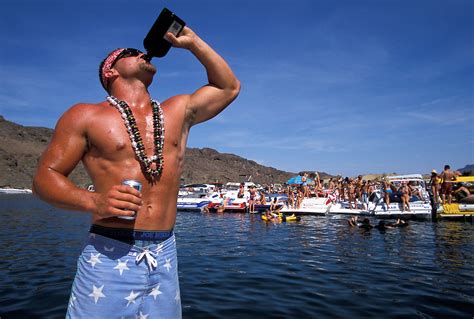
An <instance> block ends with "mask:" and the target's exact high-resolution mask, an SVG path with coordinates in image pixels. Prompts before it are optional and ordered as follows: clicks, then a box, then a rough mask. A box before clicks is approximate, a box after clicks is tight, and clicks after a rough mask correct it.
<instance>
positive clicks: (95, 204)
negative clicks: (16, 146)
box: [33, 104, 141, 218]
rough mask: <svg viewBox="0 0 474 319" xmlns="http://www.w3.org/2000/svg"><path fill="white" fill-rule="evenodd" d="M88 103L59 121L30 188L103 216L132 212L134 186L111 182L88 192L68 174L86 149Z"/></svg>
mask: <svg viewBox="0 0 474 319" xmlns="http://www.w3.org/2000/svg"><path fill="white" fill-rule="evenodd" d="M88 109H90V106H88V105H84V104H78V105H76V106H74V107H72V108H71V109H69V110H68V111H67V112H66V113H64V115H63V116H62V117H61V118H60V120H59V121H58V123H57V125H56V128H55V131H54V135H53V138H52V140H51V143H50V144H49V146H48V147H47V149H46V150H45V152H44V153H43V155H42V156H41V159H40V161H39V164H38V167H37V171H36V174H35V177H34V179H33V192H34V193H35V194H36V195H38V196H39V197H40V198H41V199H42V200H44V201H46V202H48V203H50V204H52V205H54V206H56V207H60V208H64V209H70V210H79V211H88V212H93V213H96V214H98V215H99V216H101V217H102V218H105V217H111V216H116V215H132V214H133V212H129V211H125V210H121V208H123V209H127V210H128V209H130V210H132V211H133V210H137V209H138V205H137V204H139V203H140V202H141V200H140V199H139V197H140V194H139V193H138V191H136V190H135V189H133V188H131V187H128V186H125V185H117V186H116V187H115V186H114V187H113V188H112V189H111V190H110V191H109V192H108V193H107V194H99V193H93V192H89V191H87V190H84V189H81V188H79V187H77V186H76V185H75V184H74V183H72V182H71V181H70V180H69V179H68V178H67V177H68V175H69V174H70V173H71V172H72V170H73V169H74V168H75V167H76V165H77V164H78V163H79V161H80V160H81V159H82V157H83V155H84V153H85V152H86V149H87V139H86V127H87V121H86V119H87V117H88V116H91V114H90V112H88Z"/></svg>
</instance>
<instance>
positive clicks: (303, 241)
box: [0, 195, 474, 319]
mask: <svg viewBox="0 0 474 319" xmlns="http://www.w3.org/2000/svg"><path fill="white" fill-rule="evenodd" d="M345 219H346V217H344V216H323V217H318V216H303V217H302V221H301V222H298V223H282V224H273V223H268V224H266V223H264V222H262V221H261V220H260V217H259V216H256V215H255V216H254V215H248V214H247V215H244V214H218V215H216V214H212V215H211V214H199V213H185V212H178V217H177V224H176V227H175V232H176V239H177V246H178V258H179V273H180V283H181V300H182V306H183V317H184V318H206V319H208V318H469V319H472V318H473V316H474V227H473V225H472V224H470V223H463V222H444V221H443V222H439V223H432V222H415V221H412V222H410V225H409V226H408V227H407V228H399V229H391V230H388V231H387V232H385V233H381V232H380V231H378V230H371V231H368V232H364V231H361V230H360V229H354V228H349V227H348V226H347V223H346V221H345ZM89 220H90V218H89V216H88V215H87V214H83V213H77V212H66V211H61V210H58V209H55V208H52V207H51V206H49V205H47V204H45V203H43V202H41V201H39V200H37V199H36V198H34V197H33V196H32V195H1V196H0V222H1V233H0V239H1V243H2V244H3V245H2V249H1V250H0V270H1V271H0V318H1V319H7V318H22V319H24V318H48V319H49V318H64V315H65V311H66V306H67V303H68V299H69V290H70V286H71V283H72V280H73V277H74V274H75V266H76V259H77V257H78V255H79V253H80V249H81V245H82V242H83V240H84V238H85V235H86V232H87V230H88V228H89ZM373 223H375V221H373Z"/></svg>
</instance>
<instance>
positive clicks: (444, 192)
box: [439, 165, 456, 205]
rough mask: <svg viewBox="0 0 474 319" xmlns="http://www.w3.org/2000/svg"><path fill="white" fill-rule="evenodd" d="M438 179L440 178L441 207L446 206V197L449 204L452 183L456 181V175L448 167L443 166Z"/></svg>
mask: <svg viewBox="0 0 474 319" xmlns="http://www.w3.org/2000/svg"><path fill="white" fill-rule="evenodd" d="M439 177H440V178H441V199H442V201H443V205H444V204H446V196H447V197H448V204H451V197H452V196H451V191H452V189H453V181H454V180H455V179H456V174H455V173H454V172H453V171H452V170H451V167H450V166H449V165H445V166H444V170H443V172H442V173H441V174H440V175H439Z"/></svg>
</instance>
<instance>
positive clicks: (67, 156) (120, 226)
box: [33, 27, 240, 318]
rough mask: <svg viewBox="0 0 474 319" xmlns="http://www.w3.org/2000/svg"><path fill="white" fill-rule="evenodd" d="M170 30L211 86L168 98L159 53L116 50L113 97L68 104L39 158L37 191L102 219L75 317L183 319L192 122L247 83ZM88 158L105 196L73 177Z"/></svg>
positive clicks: (84, 265)
mask: <svg viewBox="0 0 474 319" xmlns="http://www.w3.org/2000/svg"><path fill="white" fill-rule="evenodd" d="M166 36H167V39H168V40H169V41H170V42H171V43H172V45H173V46H174V47H178V48H183V49H186V50H188V51H189V52H191V53H192V54H193V55H194V56H195V57H196V59H197V60H198V61H199V62H200V63H201V64H202V65H203V66H204V68H205V69H206V72H207V77H208V83H207V84H206V85H204V86H202V87H201V88H199V89H197V90H196V91H195V92H194V93H192V94H180V95H177V96H174V97H171V98H169V99H167V100H165V101H164V102H163V103H162V104H160V103H158V102H157V101H155V100H152V98H151V97H150V93H149V91H148V87H149V86H150V85H151V83H152V81H153V77H154V75H155V73H156V68H155V66H154V65H152V64H151V63H150V57H149V56H147V55H145V54H143V53H142V52H140V51H138V50H136V49H124V48H120V49H116V50H114V51H112V52H111V53H110V54H109V55H108V56H107V57H106V58H105V59H104V61H103V62H102V63H101V65H100V67H99V78H100V81H101V84H102V85H103V87H104V89H105V90H106V91H107V93H108V94H109V95H110V96H109V97H108V98H107V100H106V101H103V102H100V103H97V104H91V103H80V104H76V105H74V106H73V107H71V108H70V109H69V110H67V111H66V112H65V113H64V114H63V115H62V117H61V118H60V119H59V121H58V123H57V125H56V129H55V132H54V135H53V138H52V140H51V143H50V144H49V146H48V148H47V149H46V151H45V152H44V153H43V155H42V157H41V159H40V162H39V164H38V168H37V172H36V175H35V177H34V182H33V189H34V191H35V193H36V194H37V195H38V196H39V197H40V198H41V199H43V200H45V201H47V202H49V203H51V204H53V205H55V206H57V207H61V208H64V209H68V210H78V211H85V212H90V213H91V217H92V227H91V230H90V236H89V240H88V242H87V244H86V246H85V247H84V250H83V252H82V255H81V256H80V258H79V261H78V264H77V266H78V270H77V274H76V278H75V280H74V283H73V287H72V291H71V298H70V302H69V307H68V314H67V318H117V317H126V318H132V317H133V318H135V317H137V318H138V317H140V318H142V317H143V318H144V317H148V316H150V317H153V318H158V317H159V318H181V301H180V291H179V280H178V272H177V258H176V243H175V238H174V233H173V228H174V225H175V221H176V205H177V195H178V190H179V185H180V176H181V173H182V171H183V163H184V155H185V150H186V141H187V139H188V135H189V131H190V128H191V127H192V126H194V125H196V124H198V123H201V122H204V121H207V120H209V119H211V118H213V117H214V116H216V115H217V114H219V113H220V112H221V111H222V110H224V108H225V107H226V106H227V105H229V104H230V103H231V102H232V101H233V100H234V99H235V98H236V97H237V95H238V93H239V91H240V82H239V80H238V79H237V78H236V76H235V75H234V73H233V72H232V70H231V69H230V67H229V66H228V65H227V63H226V62H225V61H224V59H223V58H222V57H221V56H219V55H218V54H217V53H216V52H215V51H214V50H213V49H212V48H211V47H210V46H209V45H208V44H206V43H205V42H204V41H203V40H202V39H201V38H199V37H198V35H196V34H195V33H194V32H193V31H192V30H191V29H190V28H188V27H185V28H184V29H183V31H182V32H181V34H180V35H179V37H175V36H173V34H171V33H169V32H168V33H167V34H166ZM79 161H82V162H83V164H84V166H85V167H86V169H87V172H88V173H89V175H90V177H91V179H92V181H93V183H94V187H95V192H89V191H87V190H85V189H80V188H79V187H77V186H76V185H74V184H73V183H72V182H71V181H70V180H69V179H68V178H67V176H68V175H69V174H70V173H71V172H72V170H73V169H74V167H75V166H76V165H77V164H78V163H79ZM124 180H135V181H138V182H139V183H140V184H141V191H138V190H137V189H134V188H133V187H130V186H128V185H122V182H123V181H124ZM123 218H127V219H123ZM150 314H151V315H150Z"/></svg>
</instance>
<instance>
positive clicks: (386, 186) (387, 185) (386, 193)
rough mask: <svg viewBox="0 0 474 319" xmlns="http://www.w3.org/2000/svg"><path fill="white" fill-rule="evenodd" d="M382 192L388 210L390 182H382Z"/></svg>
mask: <svg viewBox="0 0 474 319" xmlns="http://www.w3.org/2000/svg"><path fill="white" fill-rule="evenodd" d="M383 193H384V196H383V198H384V202H385V207H386V210H387V211H388V210H389V208H390V195H391V194H392V188H391V187H390V182H388V181H384V182H383Z"/></svg>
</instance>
